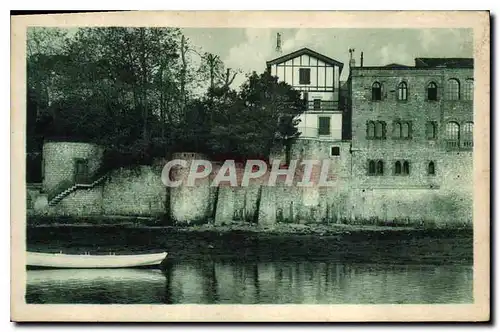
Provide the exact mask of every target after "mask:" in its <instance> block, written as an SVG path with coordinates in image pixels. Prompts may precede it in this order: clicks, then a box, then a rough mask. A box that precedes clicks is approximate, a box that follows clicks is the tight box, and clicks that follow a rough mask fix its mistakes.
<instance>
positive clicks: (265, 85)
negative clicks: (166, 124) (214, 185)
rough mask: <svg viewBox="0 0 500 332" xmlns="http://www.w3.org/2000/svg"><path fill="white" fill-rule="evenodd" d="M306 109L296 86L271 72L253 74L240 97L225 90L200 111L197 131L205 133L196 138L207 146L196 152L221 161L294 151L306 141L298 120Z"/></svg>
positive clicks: (220, 89)
mask: <svg viewBox="0 0 500 332" xmlns="http://www.w3.org/2000/svg"><path fill="white" fill-rule="evenodd" d="M304 107H305V106H304V103H303V101H302V99H301V98H300V93H299V92H298V91H295V90H293V89H292V87H291V86H290V85H288V84H286V83H284V82H278V79H277V77H274V76H271V75H270V74H269V73H268V72H264V73H262V74H260V75H257V74H256V73H253V74H251V75H249V77H248V79H247V81H246V82H245V83H244V84H243V86H242V89H241V91H240V92H239V93H237V92H235V91H234V90H231V89H230V88H229V87H228V86H226V85H224V86H222V87H217V88H214V89H211V90H210V91H209V92H208V93H207V95H206V96H205V97H204V98H203V99H201V100H200V101H198V102H197V103H196V104H195V105H194V107H193V111H195V112H196V114H197V116H196V119H198V122H197V123H196V124H195V125H196V126H201V127H203V130H201V129H199V131H198V132H196V135H197V136H196V137H200V138H201V140H202V142H196V143H193V146H196V147H199V148H201V149H202V150H203V151H202V152H206V153H209V154H210V155H212V156H214V157H216V158H223V159H227V158H233V159H248V158H268V157H269V154H270V152H271V149H272V148H273V147H278V146H283V145H284V146H289V145H290V144H291V142H292V141H293V140H294V139H295V138H297V137H298V136H299V135H300V133H299V132H298V131H297V128H296V125H297V123H298V120H297V116H298V115H299V114H301V113H302V112H303V111H304ZM200 119H202V123H200ZM193 125H194V124H193V123H186V124H185V127H186V128H191V127H192V126H193ZM193 133H194V131H193ZM186 141H188V140H186Z"/></svg>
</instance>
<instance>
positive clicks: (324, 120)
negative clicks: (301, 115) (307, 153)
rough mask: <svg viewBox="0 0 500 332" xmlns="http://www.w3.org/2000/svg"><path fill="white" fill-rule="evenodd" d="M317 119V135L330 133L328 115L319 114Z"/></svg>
mask: <svg viewBox="0 0 500 332" xmlns="http://www.w3.org/2000/svg"><path fill="white" fill-rule="evenodd" d="M318 121H319V128H318V134H319V135H330V117H328V116H320V117H319V118H318Z"/></svg>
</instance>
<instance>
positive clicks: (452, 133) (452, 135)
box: [446, 122, 460, 140]
mask: <svg viewBox="0 0 500 332" xmlns="http://www.w3.org/2000/svg"><path fill="white" fill-rule="evenodd" d="M459 137H460V125H459V124H458V123H456V122H448V123H447V124H446V138H447V139H449V140H458V139H459Z"/></svg>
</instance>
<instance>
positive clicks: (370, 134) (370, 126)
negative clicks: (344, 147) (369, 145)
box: [366, 121, 375, 139]
mask: <svg viewBox="0 0 500 332" xmlns="http://www.w3.org/2000/svg"><path fill="white" fill-rule="evenodd" d="M366 138H368V139H373V138H375V123H373V122H372V121H369V122H368V123H367V124H366Z"/></svg>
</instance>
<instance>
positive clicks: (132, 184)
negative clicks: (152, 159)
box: [102, 165, 167, 216]
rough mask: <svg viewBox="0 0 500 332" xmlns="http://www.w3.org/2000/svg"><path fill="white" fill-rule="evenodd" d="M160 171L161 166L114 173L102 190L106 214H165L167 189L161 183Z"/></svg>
mask: <svg viewBox="0 0 500 332" xmlns="http://www.w3.org/2000/svg"><path fill="white" fill-rule="evenodd" d="M161 171H162V167H161V166H160V165H154V166H138V167H135V168H121V169H118V170H114V171H112V172H111V173H110V174H109V177H108V180H107V181H106V182H105V184H104V185H103V188H102V191H103V194H102V207H103V208H102V212H103V214H105V215H130V216H162V215H164V214H165V212H166V196H167V188H166V187H165V185H164V184H163V183H162V182H161Z"/></svg>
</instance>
